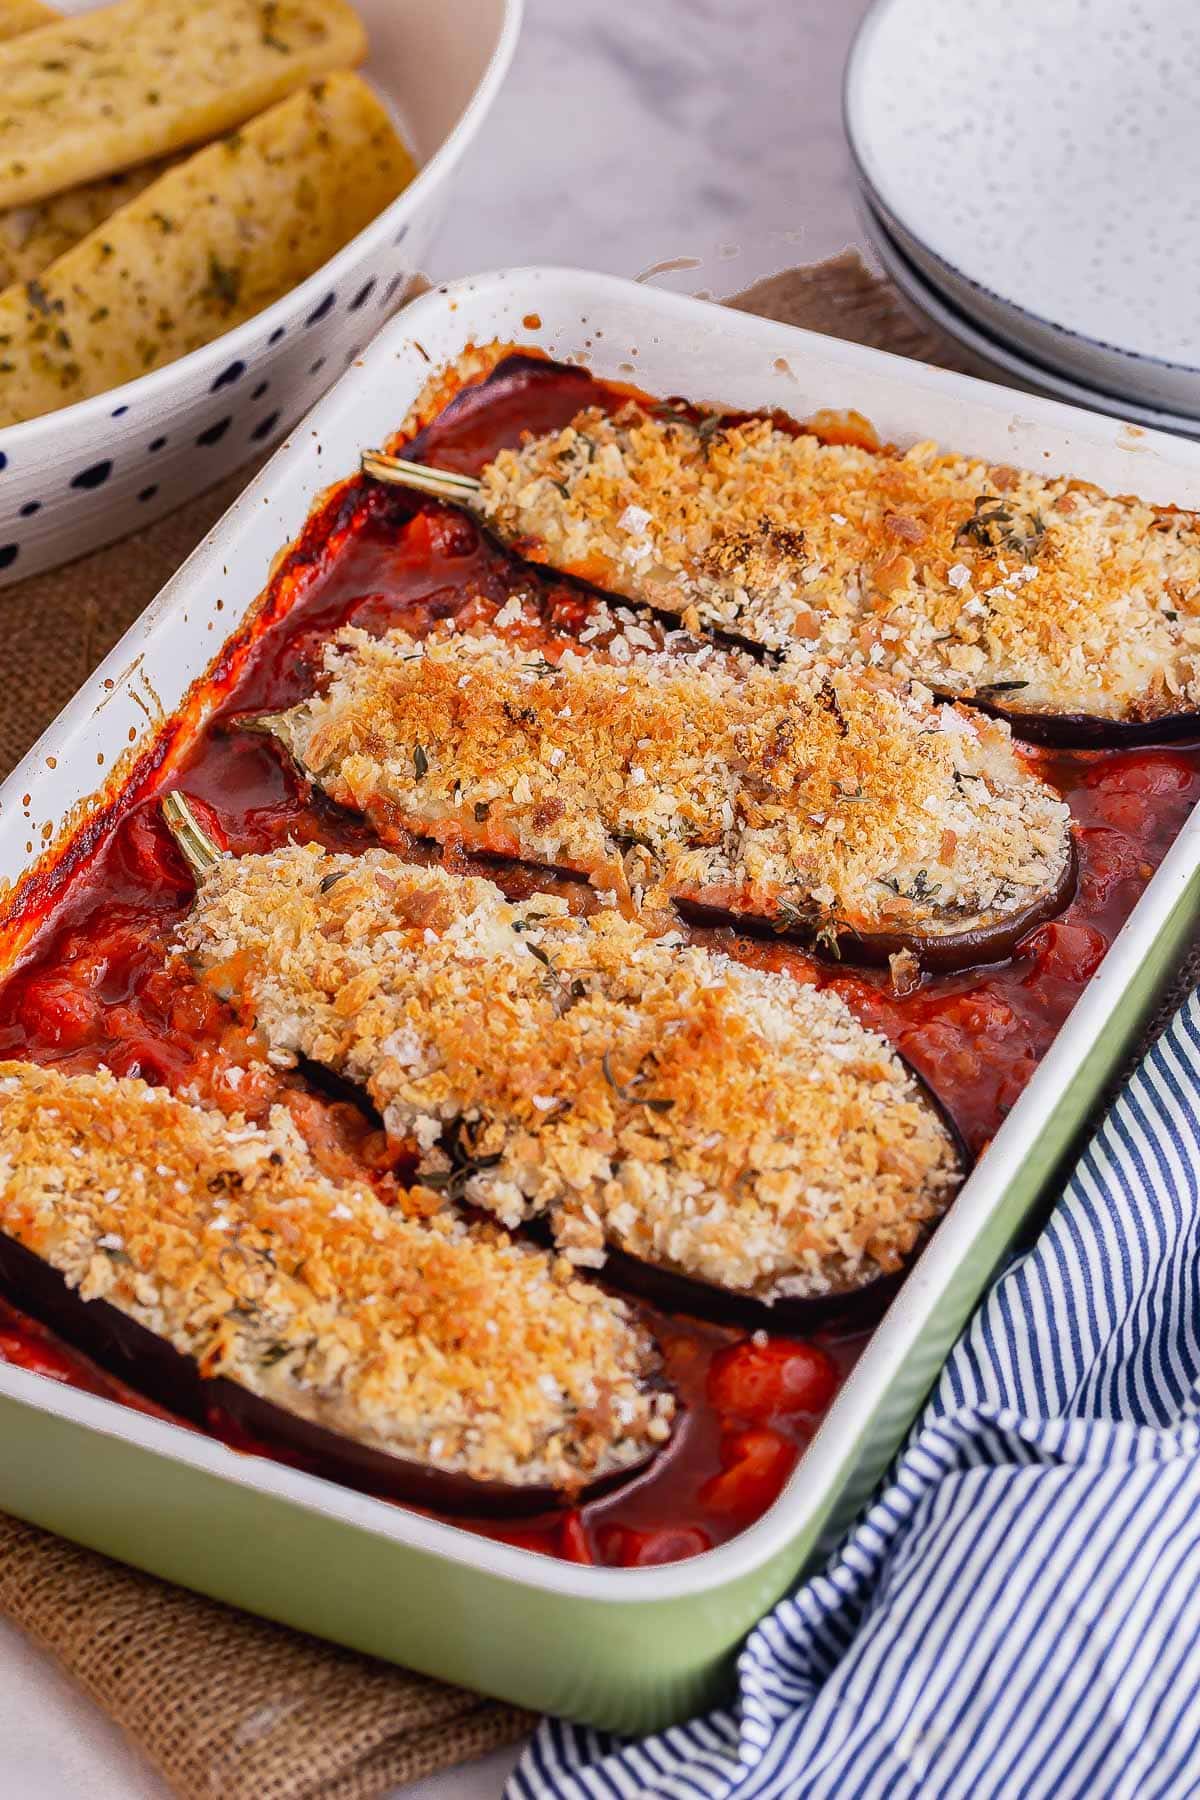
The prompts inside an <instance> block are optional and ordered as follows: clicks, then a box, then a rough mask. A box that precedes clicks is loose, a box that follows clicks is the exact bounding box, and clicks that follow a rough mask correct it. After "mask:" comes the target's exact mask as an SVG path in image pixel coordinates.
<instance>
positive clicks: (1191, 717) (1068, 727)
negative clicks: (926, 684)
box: [944, 694, 1200, 750]
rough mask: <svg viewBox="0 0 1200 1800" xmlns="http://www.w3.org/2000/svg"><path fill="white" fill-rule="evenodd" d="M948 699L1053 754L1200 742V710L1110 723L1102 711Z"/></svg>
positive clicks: (958, 697) (953, 696)
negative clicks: (1054, 710)
mask: <svg viewBox="0 0 1200 1800" xmlns="http://www.w3.org/2000/svg"><path fill="white" fill-rule="evenodd" d="M944 698H945V699H947V700H956V701H957V702H958V704H959V705H961V706H970V707H973V708H974V709H975V710H976V711H977V712H982V713H988V714H989V715H990V717H992V718H993V719H1002V720H1003V721H1004V723H1005V724H1006V725H1007V726H1008V727H1009V728H1010V730H1011V731H1012V734H1013V736H1014V737H1015V738H1020V739H1021V740H1022V741H1023V742H1025V743H1027V744H1040V745H1042V746H1044V747H1045V748H1046V749H1048V750H1140V749H1142V748H1146V747H1150V746H1152V745H1154V744H1180V743H1188V742H1192V741H1195V740H1196V739H1200V712H1177V713H1163V714H1161V715H1160V717H1158V718H1157V719H1110V718H1104V717H1102V716H1101V715H1100V714H1098V713H1050V712H1021V711H1019V710H1018V709H1017V708H1016V707H1011V706H1002V705H1000V704H999V703H998V702H996V701H994V700H983V699H980V698H979V697H978V696H977V695H960V694H947V695H945V696H944Z"/></svg>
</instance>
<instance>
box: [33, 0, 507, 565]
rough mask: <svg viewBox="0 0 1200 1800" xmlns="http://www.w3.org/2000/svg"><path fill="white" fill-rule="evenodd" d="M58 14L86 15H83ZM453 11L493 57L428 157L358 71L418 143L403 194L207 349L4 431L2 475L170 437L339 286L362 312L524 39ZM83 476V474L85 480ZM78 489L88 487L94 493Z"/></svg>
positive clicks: (371, 0) (415, 2) (363, 3)
mask: <svg viewBox="0 0 1200 1800" xmlns="http://www.w3.org/2000/svg"><path fill="white" fill-rule="evenodd" d="M356 4H357V9H358V11H359V12H360V14H361V15H362V17H363V19H364V21H365V22H366V24H367V27H368V34H369V35H370V34H371V29H372V15H373V14H374V15H376V16H378V15H379V14H380V13H381V12H382V11H383V10H384V9H385V8H387V9H389V10H392V11H394V10H395V8H396V5H397V0H356ZM441 4H442V0H404V4H403V8H402V10H403V11H404V12H406V13H407V14H408V15H410V17H409V19H408V28H409V29H410V30H411V29H412V28H413V19H414V18H415V19H416V20H417V22H418V25H419V24H420V20H421V15H425V16H426V21H427V22H428V23H429V24H430V25H431V26H432V27H433V28H434V29H438V18H437V15H438V13H439V11H440V8H441ZM64 10H71V11H75V10H87V6H86V5H85V6H84V7H83V8H79V7H78V6H76V7H70V8H64ZM455 10H456V12H457V14H458V17H459V20H460V25H461V28H462V32H463V34H464V43H466V42H469V34H470V33H471V31H472V30H475V31H476V33H477V34H478V39H477V41H482V43H483V44H485V45H486V44H489V43H490V45H491V48H490V51H489V52H488V53H487V55H486V58H485V59H484V60H482V61H481V60H480V56H479V53H478V49H477V48H476V47H472V49H471V61H472V62H473V64H474V66H475V68H476V70H477V75H476V78H475V79H474V80H473V81H472V82H471V84H470V89H469V92H468V93H467V94H466V96H465V99H464V101H463V103H462V105H461V108H460V109H459V110H458V114H457V117H456V119H455V121H454V123H453V124H452V126H451V127H450V129H449V130H448V131H446V132H445V133H444V134H443V135H442V136H441V138H440V141H439V142H437V143H436V144H435V145H434V146H433V147H432V148H431V149H430V151H429V153H428V154H424V155H423V152H424V150H425V147H426V146H425V145H424V144H423V143H422V142H421V140H420V136H419V134H413V133H411V131H410V128H409V125H408V116H407V115H408V108H407V107H406V106H405V105H404V101H403V96H397V94H396V92H395V89H394V84H393V83H391V82H389V81H388V80H386V79H381V78H380V77H379V75H378V74H377V71H376V69H375V68H374V67H373V59H371V60H369V61H368V64H367V66H366V68H365V69H364V70H363V73H364V75H365V76H366V78H367V79H368V80H369V81H370V82H371V85H372V86H373V87H374V88H375V89H376V91H377V92H378V93H379V94H380V96H381V98H382V99H383V100H384V102H385V104H387V105H388V106H389V110H391V111H392V112H393V113H394V115H396V116H397V118H398V122H399V123H400V125H401V128H402V130H403V132H404V135H405V136H406V138H407V139H408V141H409V142H410V143H413V138H414V136H415V137H416V141H415V144H414V145H413V147H414V148H415V149H416V151H417V154H418V156H419V157H420V158H421V166H420V167H419V169H418V171H417V173H416V175H415V176H414V177H413V179H412V181H411V182H410V183H409V184H408V186H407V187H406V188H405V189H404V191H403V193H401V194H399V195H398V196H397V197H396V199H395V200H393V201H392V202H391V203H390V205H388V206H387V207H385V208H384V210H383V211H382V212H381V213H379V214H378V215H377V216H376V217H375V218H374V219H372V220H371V222H370V223H369V224H368V225H366V226H364V227H363V229H362V230H361V231H360V232H358V233H357V234H356V235H355V236H354V237H353V238H351V239H350V240H349V241H348V242H347V243H345V244H344V245H343V246H342V248H341V249H340V250H338V251H337V252H336V254H335V255H334V256H332V257H331V258H329V260H328V261H327V262H325V263H323V264H322V265H321V267H320V268H319V269H317V270H315V271H314V272H313V274H311V275H309V276H308V277H306V279H305V280H304V281H302V282H300V283H298V284H297V286H296V287H294V288H291V289H289V291H288V292H287V293H286V294H284V295H282V296H281V297H280V298H279V299H278V300H276V301H273V302H272V304H271V305H270V306H269V307H266V308H264V310H263V311H262V312H259V313H255V314H254V315H253V317H251V318H249V319H246V320H244V321H243V322H242V323H241V324H240V325H236V326H234V327H233V329H232V330H230V331H227V332H225V333H223V334H222V335H221V336H220V337H219V338H214V339H213V340H212V342H211V343H208V344H204V345H201V346H200V348H199V349H196V350H192V351H189V352H188V353H187V355H185V356H181V357H179V358H177V359H176V360H175V361H174V362H171V363H167V364H165V365H164V366H163V367H162V368H160V369H151V370H150V371H149V372H148V373H147V374H145V375H139V376H137V377H136V378H135V379H134V380H133V381H128V382H124V383H123V384H122V385H121V386H119V387H114V388H110V389H108V390H107V391H106V392H104V393H102V394H94V395H92V396H90V397H89V398H88V399H85V400H78V401H75V402H74V403H73V404H72V405H70V406H64V407H61V408H60V409H59V410H58V411H57V412H52V413H45V414H43V415H42V416H41V417H40V418H36V419H29V420H25V421H23V422H22V423H20V424H16V425H7V426H3V427H0V474H3V472H5V471H12V470H14V469H16V468H18V467H20V468H30V467H33V466H37V467H45V465H46V463H47V462H48V461H50V460H52V459H53V460H57V459H58V458H59V457H60V455H61V454H62V452H63V450H64V447H66V446H68V445H70V446H77V447H78V449H79V453H80V455H81V456H84V455H86V454H87V449H86V446H87V445H88V444H89V443H91V442H96V441H98V440H97V438H96V436H95V433H96V428H97V427H100V428H101V429H102V428H103V427H104V426H106V425H108V424H109V423H111V422H112V421H114V420H117V419H122V418H124V417H125V416H126V415H129V414H133V413H135V412H137V413H138V414H140V415H141V417H142V418H143V421H144V422H147V423H150V424H152V425H153V426H154V428H155V429H161V430H169V422H170V421H171V419H172V417H173V414H174V412H175V405H174V402H175V401H176V400H177V399H180V398H182V401H183V405H184V406H185V407H190V406H191V405H193V404H194V401H195V396H196V394H197V391H200V392H203V394H204V395H206V396H207V395H209V394H212V393H214V392H217V391H218V390H219V389H220V387H221V386H222V385H224V384H225V383H226V382H231V381H232V380H233V379H234V378H233V377H232V376H231V375H230V374H229V373H228V371H230V370H231V369H233V368H234V367H235V366H236V365H240V367H239V368H238V375H239V376H240V375H241V374H243V373H245V371H246V370H247V369H248V368H251V367H252V366H253V365H254V363H255V362H256V361H258V360H259V359H260V358H261V356H262V354H263V352H264V351H266V350H268V349H274V348H275V347H276V345H278V344H279V343H280V342H281V341H282V339H283V338H284V337H285V336H286V335H287V334H288V332H289V331H291V330H294V329H295V328H296V326H297V324H298V323H299V324H300V325H302V326H316V325H319V324H320V323H321V322H322V321H323V319H324V318H325V316H326V314H327V313H332V311H333V309H334V307H335V304H336V296H337V294H338V291H339V289H340V288H341V287H342V286H344V285H347V284H348V283H349V282H351V281H355V280H356V291H355V294H354V296H353V297H352V301H351V307H353V306H355V305H361V304H362V301H363V300H364V299H365V298H366V297H367V295H368V293H369V292H370V290H371V289H372V288H373V287H374V286H375V285H377V284H378V282H379V280H380V279H381V274H382V275H385V274H386V268H381V265H380V263H379V260H378V259H379V257H380V256H381V255H382V254H383V253H384V252H386V251H387V250H388V249H390V248H395V247H398V245H399V243H400V242H402V241H403V240H404V238H406V237H407V236H408V234H409V232H410V230H411V229H412V228H413V227H414V226H416V225H418V224H419V223H420V222H423V221H424V219H425V217H426V215H427V214H430V213H432V212H434V211H435V209H436V213H437V215H438V216H439V217H440V212H441V209H442V207H444V205H445V203H446V200H447V198H448V187H449V182H450V178H451V176H452V175H453V174H454V173H455V171H456V169H457V167H458V164H459V163H460V161H461V159H462V157H463V154H464V153H465V151H466V150H467V148H468V146H469V145H470V143H471V141H472V139H473V138H474V137H475V136H476V134H477V132H478V131H479V128H480V126H481V125H482V123H483V121H484V119H485V118H486V116H487V114H488V112H489V110H490V108H491V106H492V103H493V101H494V99H495V97H496V94H497V92H498V90H499V88H500V86H501V84H502V82H503V80H504V77H505V75H506V74H507V72H508V67H509V64H510V63H511V61H512V57H513V52H514V50H515V48H516V43H517V39H518V36H519V34H520V28H521V19H522V14H523V10H524V0H471V3H470V4H468V3H467V0H459V4H458V5H457V7H456V9H455ZM443 49H445V45H443ZM450 53H451V54H452V51H451V52H450ZM337 373H340V369H332V368H331V370H330V376H331V378H332V377H333V375H335V374H337ZM214 377H215V379H213V378H214ZM103 460H104V459H103V457H97V459H96V462H97V463H99V462H101V461H103ZM87 472H88V471H87V470H86V469H85V470H82V471H81V473H87ZM211 479H212V476H211V474H210V473H200V474H199V478H198V481H197V489H196V491H199V489H200V487H202V486H204V485H206V483H207V482H208V481H210V480H211ZM76 481H78V477H76ZM79 485H80V486H82V487H84V488H86V487H87V486H88V485H90V484H88V483H79ZM95 485H99V484H98V483H97V484H95ZM182 497H183V496H180V498H182ZM74 553H75V552H74V551H72V552H71V554H74Z"/></svg>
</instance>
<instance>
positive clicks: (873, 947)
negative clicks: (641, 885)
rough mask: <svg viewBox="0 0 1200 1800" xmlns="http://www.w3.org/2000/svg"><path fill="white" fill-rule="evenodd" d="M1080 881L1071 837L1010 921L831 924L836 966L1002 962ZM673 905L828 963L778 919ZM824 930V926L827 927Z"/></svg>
mask: <svg viewBox="0 0 1200 1800" xmlns="http://www.w3.org/2000/svg"><path fill="white" fill-rule="evenodd" d="M1078 879H1079V857H1078V852H1077V850H1076V847H1075V840H1074V838H1072V839H1071V849H1070V855H1069V856H1068V858H1067V861H1066V863H1065V864H1064V866H1063V872H1062V874H1061V876H1060V877H1059V879H1058V881H1057V882H1056V884H1055V886H1054V887H1053V889H1052V890H1051V891H1050V892H1048V893H1046V894H1043V895H1042V896H1041V897H1040V899H1037V900H1035V901H1033V902H1032V903H1031V904H1030V905H1029V906H1026V907H1022V909H1021V910H1020V912H1017V913H1013V914H1012V915H1011V917H1009V918H1007V919H1003V920H999V921H997V923H996V924H995V925H986V926H983V927H981V928H980V929H978V930H972V931H959V932H953V933H947V934H945V935H936V934H930V935H928V936H926V935H925V934H924V933H923V932H919V931H872V932H859V931H852V930H848V929H844V928H842V927H838V926H835V927H834V928H833V929H834V932H835V935H836V941H837V950H836V954H835V955H834V957H833V960H834V961H836V962H847V963H859V964H862V965H864V966H866V967H881V966H883V965H884V964H886V963H887V961H888V958H889V957H891V956H895V955H896V954H897V953H898V952H899V951H902V950H909V951H911V952H912V954H913V955H914V956H915V957H916V959H917V961H918V962H919V963H920V965H921V967H922V968H923V969H925V970H927V971H928V972H929V973H930V974H934V975H945V974H953V973H955V972H956V971H959V970H962V969H973V968H977V967H980V966H981V965H983V964H986V963H995V962H1003V961H1004V959H1005V958H1006V957H1009V956H1011V955H1012V954H1013V952H1014V950H1015V949H1016V948H1017V945H1018V944H1019V943H1020V941H1021V939H1022V938H1023V937H1025V936H1026V935H1027V934H1028V933H1029V932H1031V931H1033V930H1034V929H1035V928H1036V927H1037V926H1038V925H1044V924H1045V923H1046V921H1047V920H1048V919H1054V918H1057V916H1058V914H1059V913H1061V912H1062V911H1063V910H1064V908H1065V907H1067V906H1069V905H1070V903H1071V901H1072V899H1073V898H1074V896H1075V887H1076V883H1077V881H1078ZM672 904H673V906H674V907H675V910H676V911H677V912H678V913H679V915H680V917H681V918H683V919H686V920H687V921H688V923H689V924H692V925H716V926H732V927H733V929H734V930H735V931H741V932H745V933H746V935H747V936H748V937H769V938H781V937H782V938H796V939H798V940H799V941H800V942H801V943H803V944H804V945H805V947H806V948H808V949H809V950H810V951H811V952H812V954H813V955H815V956H817V957H819V958H820V960H821V961H823V962H828V961H829V960H830V955H829V952H828V950H827V949H825V948H824V947H823V945H822V944H819V943H816V942H814V937H815V933H813V932H806V931H805V929H804V927H803V925H800V926H798V927H796V928H792V927H791V926H787V927H784V926H781V925H780V924H779V922H778V920H775V919H771V918H767V917H762V916H759V915H756V914H753V913H741V912H732V911H729V910H727V909H726V908H724V907H716V906H706V905H704V904H702V903H700V902H698V901H692V900H686V899H681V898H680V897H679V896H678V895H676V896H674V898H673V900H672ZM827 929H828V928H827Z"/></svg>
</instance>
